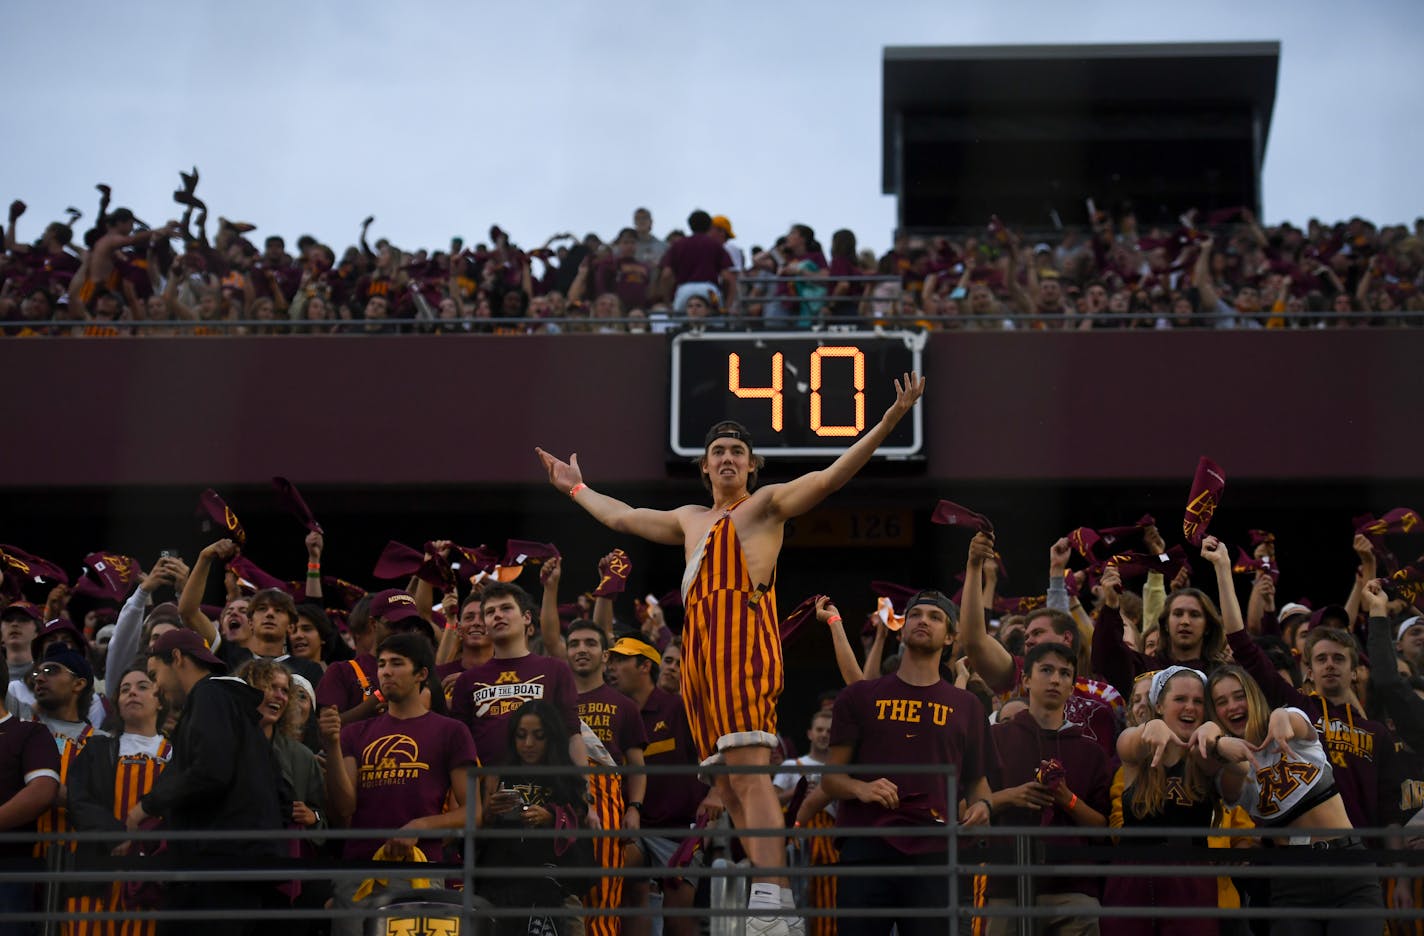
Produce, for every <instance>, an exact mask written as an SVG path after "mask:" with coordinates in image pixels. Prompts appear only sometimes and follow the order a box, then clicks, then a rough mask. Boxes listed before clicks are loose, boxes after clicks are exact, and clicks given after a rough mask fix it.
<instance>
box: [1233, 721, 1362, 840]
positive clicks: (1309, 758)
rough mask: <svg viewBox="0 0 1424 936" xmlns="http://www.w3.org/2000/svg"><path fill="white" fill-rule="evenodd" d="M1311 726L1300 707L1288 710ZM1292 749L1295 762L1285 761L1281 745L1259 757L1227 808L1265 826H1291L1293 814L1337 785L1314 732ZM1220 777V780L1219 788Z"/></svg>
mask: <svg viewBox="0 0 1424 936" xmlns="http://www.w3.org/2000/svg"><path fill="white" fill-rule="evenodd" d="M1286 711H1288V712H1293V713H1295V714H1296V715H1299V716H1300V717H1301V718H1304V719H1305V721H1306V723H1307V724H1309V723H1310V720H1311V719H1310V716H1309V715H1307V714H1306V713H1305V712H1302V711H1301V710H1300V709H1298V708H1293V707H1292V708H1287V709H1286ZM1290 747H1291V750H1293V751H1294V752H1295V755H1296V759H1295V760H1284V759H1282V757H1281V751H1280V748H1279V746H1277V745H1276V744H1275V742H1272V743H1271V744H1269V745H1267V746H1266V748H1265V749H1263V750H1262V751H1261V752H1260V753H1259V754H1257V755H1256V762H1257V763H1258V764H1259V765H1260V766H1258V767H1257V768H1256V769H1255V770H1254V771H1252V772H1250V773H1248V774H1247V775H1246V779H1245V782H1244V783H1243V784H1242V785H1241V795H1240V797H1238V798H1237V800H1236V802H1234V803H1233V802H1229V801H1228V802H1227V804H1226V805H1228V806H1233V807H1234V806H1241V807H1243V808H1244V809H1245V810H1246V811H1247V812H1248V813H1250V814H1251V818H1252V819H1255V820H1256V821H1257V822H1259V823H1261V824H1263V825H1272V826H1281V825H1288V824H1289V823H1290V821H1291V820H1292V819H1293V818H1295V816H1294V815H1293V814H1294V813H1296V812H1297V810H1299V809H1300V808H1301V807H1302V806H1303V805H1305V804H1307V803H1308V802H1309V801H1311V800H1316V799H1319V798H1320V796H1321V795H1322V794H1324V793H1326V792H1327V791H1329V790H1333V788H1334V786H1335V772H1334V771H1333V770H1332V769H1331V767H1330V758H1329V757H1328V756H1327V755H1326V753H1325V748H1324V747H1323V746H1322V745H1321V744H1320V738H1319V736H1318V735H1317V734H1315V732H1313V731H1312V732H1311V735H1310V738H1309V739H1308V740H1305V741H1292V742H1291V743H1290ZM1220 782H1221V780H1220V777H1218V778H1217V783H1218V789H1220V787H1219V784H1220Z"/></svg>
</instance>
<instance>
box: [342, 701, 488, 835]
mask: <svg viewBox="0 0 1424 936" xmlns="http://www.w3.org/2000/svg"><path fill="white" fill-rule="evenodd" d="M341 753H342V756H344V757H354V758H355V759H356V811H355V812H354V813H352V814H351V828H353V829H396V828H399V827H401V826H403V825H405V824H406V823H407V822H409V821H410V820H412V819H417V818H419V817H421V816H433V815H436V814H438V813H441V812H443V811H444V810H445V795H446V793H448V792H449V790H450V772H451V771H453V770H454V769H455V768H456V767H462V766H465V765H466V764H477V763H479V757H478V756H477V754H476V751H475V742H474V741H473V740H472V739H471V738H470V732H469V731H468V730H467V729H466V728H465V726H464V725H462V724H460V723H459V722H458V721H456V720H455V719H453V718H446V717H445V716H444V715H437V714H435V713H434V712H426V713H425V714H423V715H419V716H417V717H415V718H395V717H393V716H391V715H390V714H385V715H377V716H376V717H375V718H368V719H366V720H365V721H359V722H355V723H353V724H350V725H347V726H346V727H345V728H342V729H341ZM384 841H385V839H351V840H348V841H347V842H346V846H345V849H344V851H343V854H344V855H345V857H347V858H360V859H367V858H370V857H371V856H372V855H373V854H375V852H376V849H377V848H379V847H380V846H381V843H382V842H384ZM420 848H421V851H423V852H425V855H426V857H427V858H430V860H432V861H438V860H440V859H439V857H438V855H439V854H440V839H439V837H438V836H437V837H436V838H433V839H428V840H427V839H422V840H421V841H420Z"/></svg>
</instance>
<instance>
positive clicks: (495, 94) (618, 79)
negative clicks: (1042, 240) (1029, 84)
mask: <svg viewBox="0 0 1424 936" xmlns="http://www.w3.org/2000/svg"><path fill="white" fill-rule="evenodd" d="M4 13H5V25H4V28H3V31H0V76H3V78H4V81H5V84H4V86H5V88H6V89H7V90H6V95H5V97H6V103H5V107H4V111H3V112H4V114H5V116H6V118H7V119H6V129H7V132H6V133H5V136H4V139H3V142H0V198H3V199H4V201H5V202H6V203H8V201H9V200H10V199H11V198H14V197H20V198H23V199H24V200H25V201H26V202H28V203H29V205H30V206H31V213H30V214H28V215H26V217H25V218H24V219H23V220H22V227H21V236H22V237H25V238H27V239H28V238H32V237H35V236H37V235H38V233H39V229H40V227H41V226H42V224H43V222H45V221H47V220H50V219H52V218H56V217H58V216H59V215H60V213H61V211H62V210H63V208H64V207H65V206H66V205H70V204H72V205H75V206H76V207H79V208H81V209H83V210H84V212H85V217H86V220H85V222H83V226H87V225H88V224H89V223H90V221H91V219H92V216H93V212H94V206H95V203H96V197H97V195H96V193H95V191H94V188H93V186H94V183H96V182H99V181H106V182H109V183H110V184H111V185H112V186H113V188H114V193H115V203H116V204H125V205H130V206H131V207H133V208H134V210H135V211H136V212H137V213H138V214H139V216H140V217H143V218H146V219H148V220H150V221H161V220H163V219H164V218H165V217H168V216H176V215H175V212H176V211H177V206H176V205H174V204H173V202H172V201H171V192H172V190H173V189H174V188H175V187H176V185H177V182H178V175H177V171H178V170H179V169H180V168H186V167H188V166H190V165H192V164H194V163H196V164H197V165H198V166H199V167H200V168H201V171H202V175H203V179H202V183H201V186H200V190H199V194H200V195H201V196H203V197H205V198H206V200H207V202H208V205H209V206H210V208H211V211H212V213H213V214H214V215H226V216H228V217H235V218H241V219H242V220H246V221H252V222H254V223H256V224H257V225H258V226H259V231H260V233H263V234H265V233H280V234H283V235H285V236H287V238H288V240H289V241H290V240H291V239H292V238H294V237H295V236H296V235H297V234H300V233H304V232H306V233H312V234H315V235H317V236H318V237H320V238H322V239H323V240H326V241H328V242H329V243H332V244H333V245H335V246H336V247H338V249H339V248H340V247H342V246H344V245H346V244H348V243H351V242H352V241H353V240H354V236H355V232H356V229H357V226H358V224H359V222H360V220H361V218H362V217H364V216H365V215H367V214H374V215H375V216H376V218H377V222H376V224H375V225H374V227H373V228H372V234H373V236H386V237H389V238H391V239H392V240H393V241H395V242H396V243H398V244H400V245H402V246H404V247H407V248H413V247H416V246H429V247H439V246H442V245H444V244H446V243H448V238H449V237H450V236H451V235H453V234H461V235H463V236H464V237H465V238H466V239H467V240H470V241H475V240H482V239H484V232H485V231H487V230H488V227H489V225H490V224H491V223H492V222H498V223H500V224H501V225H503V226H504V227H505V228H506V229H507V230H509V231H510V232H511V233H512V234H513V236H514V238H515V239H516V241H518V242H519V243H521V244H524V245H526V246H529V245H533V244H536V243H537V242H539V241H542V240H543V238H544V237H546V236H547V235H549V234H551V233H553V232H555V231H565V230H570V231H573V232H575V233H578V234H583V233H585V232H587V231H596V232H599V233H600V234H602V235H604V236H607V235H610V234H612V233H614V232H616V230H617V228H618V227H620V226H621V225H623V224H626V223H628V221H629V219H630V215H631V212H632V209H633V208H634V207H635V206H637V205H647V206H648V207H650V208H651V209H652V211H653V214H654V218H655V225H656V228H657V230H658V232H659V233H661V232H664V231H666V230H667V229H668V228H670V227H673V226H679V227H681V226H683V225H684V219H685V217H686V215H687V213H688V211H689V210H691V209H692V208H694V207H702V208H705V209H707V210H708V211H711V212H713V213H723V214H727V215H729V216H730V217H731V218H732V221H733V223H734V225H735V227H736V229H737V234H738V237H739V240H741V241H742V242H743V243H748V244H749V243H752V242H758V241H766V240H768V239H770V238H772V237H774V236H775V235H776V234H779V233H781V232H783V231H784V230H785V229H786V226H787V225H788V224H789V223H790V222H793V221H800V222H805V223H809V224H811V225H813V226H814V227H815V228H816V229H817V231H818V233H821V234H823V235H824V236H828V235H829V233H830V231H831V230H833V229H834V228H837V227H843V226H844V227H849V228H851V229H852V230H854V231H855V232H856V233H857V234H858V235H859V237H860V240H861V243H862V245H868V246H871V247H875V248H877V249H878V248H883V247H885V246H886V245H887V244H888V242H889V237H890V233H891V228H892V226H893V224H894V210H893V205H892V202H891V199H890V197H888V196H883V195H881V194H880V97H881V87H880V62H881V50H882V49H883V47H884V46H886V45H938V44H966V45H973V44H983V43H1004V44H1010V43H1012V44H1017V43H1071V42H1142V41H1164V42H1165V41H1174V42H1176V41H1198V40H1202V41H1205V40H1215V41H1222V40H1279V41H1280V42H1281V43H1282V55H1281V69H1280V80H1279V87H1278V93H1277V98H1276V109H1275V119H1274V123H1273V125H1272V127H1271V132H1270V142H1269V148H1268V150H1267V155H1266V167H1265V179H1264V203H1265V216H1266V218H1267V220H1271V221H1276V220H1282V219H1290V220H1294V221H1296V222H1297V223H1302V222H1304V221H1305V220H1306V219H1307V218H1309V217H1311V216H1319V217H1322V218H1329V219H1334V218H1342V217H1348V216H1350V215H1355V214H1359V215H1363V216H1365V217H1369V218H1372V219H1375V220H1378V221H1382V222H1385V221H1410V220H1412V219H1414V218H1415V217H1416V216H1419V215H1421V214H1424V173H1421V172H1420V169H1419V166H1420V164H1421V156H1424V119H1421V116H1424V105H1422V104H1421V101H1422V100H1424V95H1421V93H1420V89H1421V88H1424V55H1421V54H1420V48H1421V46H1420V43H1421V39H1424V3H1421V2H1418V0H1356V2H1351V3H1348V4H1346V3H1340V2H1338V0H1334V2H1321V0H1292V2H1242V0H1227V2H1220V0H1181V2H1178V3H1156V2H1146V0H1126V2H1101V3H1092V2H1081V3H1063V2H1059V0H1046V2H1045V0H998V2H992V3H982V2H979V3H964V2H959V0H938V2H903V3H895V2H889V0H887V2H882V3H871V2H865V0H851V2H844V0H827V2H822V3H817V4H801V3H761V2H747V3H739V2H723V3H709V4H690V3H683V2H673V0H665V2H647V3H624V2H619V0H605V2H579V3H574V2H569V3H536V2H523V3H498V4H486V3H475V2H469V0H465V2H420V0H400V2H381V3H369V2H340V3H338V2H326V3H319V2H311V3H308V2H297V3H293V2H287V0H284V2H279V3H278V2H272V3H269V2H246V0H244V2H239V3H221V4H219V3H210V2H197V0H182V2H171V0H152V2H149V0H142V2H138V3H126V4H109V3H102V4H101V3H98V2H90V0H83V2H79V3H72V4H60V3H52V2H30V0H10V2H7V3H5V4H4ZM824 236H823V239H824Z"/></svg>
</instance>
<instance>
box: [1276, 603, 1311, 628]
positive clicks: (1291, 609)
mask: <svg viewBox="0 0 1424 936" xmlns="http://www.w3.org/2000/svg"><path fill="white" fill-rule="evenodd" d="M1297 614H1305V615H1309V614H1310V609H1309V608H1307V607H1306V606H1305V605H1303V604H1301V603H1300V602H1298V601H1288V602H1286V603H1285V604H1283V605H1281V610H1280V611H1278V612H1276V620H1278V621H1281V622H1283V623H1284V621H1285V619H1286V618H1288V617H1294V616H1295V615H1297Z"/></svg>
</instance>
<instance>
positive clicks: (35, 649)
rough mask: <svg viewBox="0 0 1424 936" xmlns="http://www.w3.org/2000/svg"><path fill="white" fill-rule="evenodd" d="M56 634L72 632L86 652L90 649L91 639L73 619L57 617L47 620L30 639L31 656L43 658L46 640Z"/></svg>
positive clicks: (37, 658)
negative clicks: (87, 637) (88, 638)
mask: <svg viewBox="0 0 1424 936" xmlns="http://www.w3.org/2000/svg"><path fill="white" fill-rule="evenodd" d="M55 634H72V635H74V640H75V642H76V643H77V644H78V645H79V649H80V650H82V651H86V652H87V651H88V650H89V641H88V640H87V639H86V638H85V637H84V632H83V631H82V630H80V629H79V628H78V627H77V626H76V625H75V623H74V622H73V621H70V620H68V619H66V618H55V619H54V620H53V621H48V622H46V623H45V625H44V626H43V627H41V628H40V629H39V631H38V632H37V633H36V634H35V638H34V640H31V641H30V656H32V657H33V658H34V659H36V660H39V659H43V658H44V644H45V641H47V640H48V639H49V638H51V637H53V636H54V635H55Z"/></svg>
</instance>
